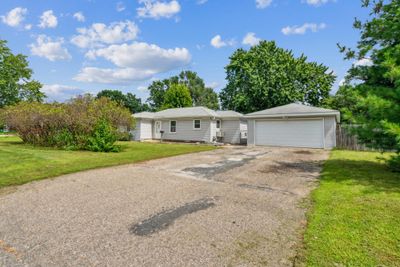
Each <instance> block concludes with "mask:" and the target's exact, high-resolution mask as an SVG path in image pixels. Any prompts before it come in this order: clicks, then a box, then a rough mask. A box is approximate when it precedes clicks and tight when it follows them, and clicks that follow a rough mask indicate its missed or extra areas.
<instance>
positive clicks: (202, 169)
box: [182, 152, 267, 180]
mask: <svg viewBox="0 0 400 267" xmlns="http://www.w3.org/2000/svg"><path fill="white" fill-rule="evenodd" d="M265 154H267V153H257V152H256V153H253V154H251V155H244V154H241V155H242V156H243V157H240V158H228V159H226V160H223V161H218V162H216V163H215V164H210V165H207V166H196V167H189V168H185V169H183V170H182V171H183V172H189V173H193V174H195V175H199V176H200V177H203V178H206V179H208V180H216V179H215V176H216V175H218V174H221V173H225V172H227V171H229V170H232V169H234V168H239V167H242V166H244V165H246V164H247V163H249V162H250V161H252V160H255V159H257V158H258V157H260V156H263V155H265ZM236 155H238V154H236Z"/></svg>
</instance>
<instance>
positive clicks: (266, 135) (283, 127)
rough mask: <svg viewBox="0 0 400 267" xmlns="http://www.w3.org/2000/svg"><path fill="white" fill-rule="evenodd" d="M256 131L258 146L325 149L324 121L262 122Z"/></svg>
mask: <svg viewBox="0 0 400 267" xmlns="http://www.w3.org/2000/svg"><path fill="white" fill-rule="evenodd" d="M254 130H255V133H254V135H255V144H256V145H265V146H292V147H309V148H324V123H323V120H322V119H315V120H311V119H310V120H265V121H264V120H262V121H256V123H255V129H254Z"/></svg>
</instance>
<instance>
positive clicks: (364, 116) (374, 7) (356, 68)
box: [334, 0, 400, 171]
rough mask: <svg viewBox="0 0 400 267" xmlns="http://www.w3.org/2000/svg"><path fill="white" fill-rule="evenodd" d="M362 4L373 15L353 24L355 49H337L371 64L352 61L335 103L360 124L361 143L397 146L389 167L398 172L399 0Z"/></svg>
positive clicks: (399, 144)
mask: <svg viewBox="0 0 400 267" xmlns="http://www.w3.org/2000/svg"><path fill="white" fill-rule="evenodd" d="M362 5H363V7H365V8H370V9H371V13H370V19H367V20H366V21H364V22H362V21H360V20H358V19H356V20H355V22H354V25H353V26H354V28H356V29H358V30H360V32H361V38H360V41H359V42H358V44H357V48H356V49H352V48H349V47H346V46H341V45H339V48H340V50H341V52H343V53H345V58H346V59H349V60H361V61H363V62H367V63H368V64H361V65H360V64H355V65H353V67H352V68H351V69H350V70H349V72H348V76H347V77H346V81H347V85H346V87H345V88H346V89H343V88H340V90H339V91H338V93H337V95H336V97H335V98H336V99H335V100H334V101H335V103H338V107H339V108H340V109H341V110H344V111H346V114H347V116H348V119H349V121H350V122H352V123H354V124H357V127H353V128H352V130H353V132H354V134H356V135H357V136H358V137H359V140H360V141H361V142H362V143H364V144H367V145H368V146H370V147H374V148H379V149H396V150H397V156H395V157H393V158H392V160H391V161H390V166H391V167H393V169H395V170H397V171H400V116H399V114H400V0H392V1H383V0H377V1H373V2H372V1H367V0H363V1H362ZM338 99H339V100H338ZM355 99H356V101H354V100H355ZM349 102H351V104H352V105H348V103H349Z"/></svg>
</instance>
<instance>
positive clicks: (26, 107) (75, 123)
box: [4, 96, 133, 152]
mask: <svg viewBox="0 0 400 267" xmlns="http://www.w3.org/2000/svg"><path fill="white" fill-rule="evenodd" d="M4 120H5V123H6V124H7V126H8V127H10V128H11V129H14V130H15V131H16V132H17V133H18V135H19V136H20V137H21V139H22V140H23V141H24V142H25V143H28V144H32V145H38V146H47V147H58V148H63V149H70V150H90V151H102V152H111V151H113V152H116V151H119V147H118V146H117V145H115V142H116V141H117V139H118V137H119V136H120V134H121V133H120V132H119V131H118V129H119V128H123V129H127V130H129V129H130V128H131V127H132V125H133V118H132V116H131V113H130V112H129V110H128V109H126V108H124V107H122V106H121V105H120V104H118V103H116V102H114V101H112V100H110V99H108V98H99V99H95V98H93V97H91V96H82V97H78V98H75V99H73V100H71V101H69V102H67V103H51V104H49V103H44V104H43V103H37V102H33V103H28V102H20V103H18V104H16V105H14V106H10V107H8V108H6V111H5V115H4Z"/></svg>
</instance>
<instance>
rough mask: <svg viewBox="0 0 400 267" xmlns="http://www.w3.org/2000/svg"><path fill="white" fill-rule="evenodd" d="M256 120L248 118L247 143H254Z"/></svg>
mask: <svg viewBox="0 0 400 267" xmlns="http://www.w3.org/2000/svg"><path fill="white" fill-rule="evenodd" d="M254 122H255V121H254V120H252V119H249V120H247V145H255V144H254Z"/></svg>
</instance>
